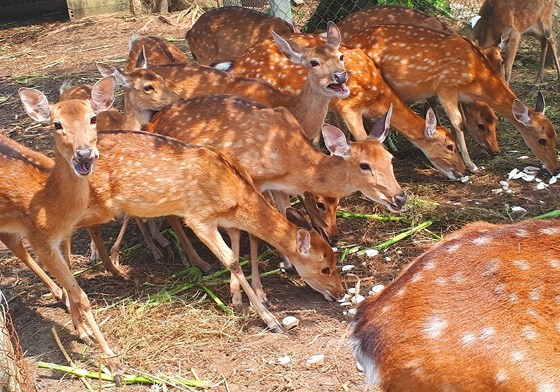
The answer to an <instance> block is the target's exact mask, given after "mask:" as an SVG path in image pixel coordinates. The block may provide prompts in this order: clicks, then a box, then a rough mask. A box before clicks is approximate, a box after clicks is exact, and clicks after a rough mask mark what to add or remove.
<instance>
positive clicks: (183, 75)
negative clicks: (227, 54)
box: [98, 23, 349, 139]
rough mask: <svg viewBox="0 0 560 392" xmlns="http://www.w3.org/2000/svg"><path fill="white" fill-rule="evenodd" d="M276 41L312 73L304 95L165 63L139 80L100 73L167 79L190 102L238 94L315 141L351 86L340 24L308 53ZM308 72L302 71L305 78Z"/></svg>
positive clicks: (139, 71)
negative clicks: (283, 115) (277, 110)
mask: <svg viewBox="0 0 560 392" xmlns="http://www.w3.org/2000/svg"><path fill="white" fill-rule="evenodd" d="M273 37H274V41H275V45H278V47H279V48H280V50H281V51H282V53H284V56H286V57H287V58H288V59H289V60H290V61H291V62H294V63H297V64H302V65H304V66H305V68H307V76H308V77H307V82H306V84H305V87H304V88H303V89H302V91H301V92H300V94H297V95H293V94H287V93H282V92H280V91H278V90H277V89H275V88H273V87H272V86H270V85H269V84H268V83H266V82H263V81H262V80H255V79H249V78H245V77H240V76H236V75H233V74H228V73H226V72H223V71H219V70H217V69H214V68H210V67H203V66H197V65H192V64H185V65H182V64H165V65H160V66H155V67H149V68H148V69H137V70H136V71H135V72H137V74H135V75H132V74H130V75H127V74H126V73H121V72H120V71H119V70H117V69H116V68H115V67H112V66H109V65H106V64H98V68H99V70H100V72H101V74H102V75H104V76H108V75H114V76H116V77H117V80H120V79H121V78H125V79H128V80H129V81H131V82H134V83H138V84H142V83H143V82H144V81H145V80H150V79H155V78H156V77H157V76H160V77H163V78H164V80H165V82H166V84H167V86H168V87H169V88H171V89H172V90H173V91H175V92H176V93H177V94H178V95H179V96H180V97H181V98H185V99H188V98H191V97H194V96H202V95H206V96H207V95H214V94H232V95H237V96H240V97H243V98H247V99H250V100H252V101H255V102H257V103H260V104H262V105H265V106H268V107H279V106H283V107H285V108H287V109H288V110H290V112H291V113H292V114H293V115H294V116H295V117H296V118H297V119H298V121H299V122H300V124H301V126H302V128H303V129H304V131H305V133H306V134H307V135H309V137H310V138H311V139H313V138H317V137H318V136H319V134H320V132H321V126H322V124H323V122H324V120H325V116H326V114H327V110H328V105H329V101H330V100H331V98H346V97H347V96H348V94H349V91H348V89H347V88H346V85H345V83H346V81H347V75H346V71H345V69H344V63H343V61H342V54H341V53H340V51H339V50H338V47H339V46H340V33H339V31H338V28H337V27H336V25H335V24H334V23H329V24H328V30H327V39H326V42H323V43H322V44H321V45H319V46H317V47H313V48H302V47H300V46H299V45H297V44H296V43H293V42H291V41H289V40H285V39H284V38H282V37H280V36H279V35H277V34H273ZM144 65H145V66H146V67H147V66H148V64H144ZM305 73H306V72H305V70H304V69H302V76H301V77H303V74H305ZM125 88H126V86H125ZM143 122H147V121H143V120H142V119H141V120H140V123H143Z"/></svg>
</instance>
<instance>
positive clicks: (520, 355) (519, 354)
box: [511, 351, 525, 362]
mask: <svg viewBox="0 0 560 392" xmlns="http://www.w3.org/2000/svg"><path fill="white" fill-rule="evenodd" d="M524 359H525V353H524V352H523V351H514V352H512V353H511V360H512V361H513V362H521V361H523V360H524Z"/></svg>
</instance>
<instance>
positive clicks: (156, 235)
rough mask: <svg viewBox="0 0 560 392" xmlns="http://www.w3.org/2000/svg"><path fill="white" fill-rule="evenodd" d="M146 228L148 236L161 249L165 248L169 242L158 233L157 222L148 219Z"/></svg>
mask: <svg viewBox="0 0 560 392" xmlns="http://www.w3.org/2000/svg"><path fill="white" fill-rule="evenodd" d="M148 227H149V228H150V235H151V236H152V238H153V239H154V240H156V241H157V243H158V244H159V245H160V246H161V247H162V248H167V247H168V246H169V244H170V242H169V241H168V240H167V238H165V237H164V236H163V235H162V234H161V232H160V231H159V227H158V224H157V221H156V220H155V219H150V220H149V221H148Z"/></svg>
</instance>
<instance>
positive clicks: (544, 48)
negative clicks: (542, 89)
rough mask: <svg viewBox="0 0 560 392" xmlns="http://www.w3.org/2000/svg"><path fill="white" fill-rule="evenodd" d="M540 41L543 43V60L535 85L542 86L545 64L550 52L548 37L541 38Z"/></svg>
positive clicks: (541, 60)
mask: <svg viewBox="0 0 560 392" xmlns="http://www.w3.org/2000/svg"><path fill="white" fill-rule="evenodd" d="M539 41H540V42H541V59H540V62H539V72H538V74H537V78H536V79H535V84H540V83H541V82H542V80H543V76H544V63H545V62H546V54H547V52H548V41H547V39H546V37H544V36H543V37H540V39H539Z"/></svg>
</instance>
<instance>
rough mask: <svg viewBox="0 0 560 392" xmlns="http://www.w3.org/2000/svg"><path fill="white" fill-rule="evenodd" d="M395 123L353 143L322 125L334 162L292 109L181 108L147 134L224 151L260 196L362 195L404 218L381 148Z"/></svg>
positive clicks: (231, 103) (245, 104) (168, 111)
mask: <svg viewBox="0 0 560 392" xmlns="http://www.w3.org/2000/svg"><path fill="white" fill-rule="evenodd" d="M390 116H391V113H390V112H389V113H388V115H387V117H386V118H383V119H382V120H381V121H380V122H379V123H378V124H377V126H376V127H374V128H373V129H372V131H371V133H370V135H369V137H367V138H366V139H364V140H361V141H358V142H355V143H350V144H349V143H347V141H346V137H345V136H344V134H343V133H342V132H341V131H340V130H339V129H338V128H336V127H333V126H331V125H328V124H325V125H324V126H323V130H322V133H323V138H324V141H325V145H326V146H327V148H328V149H329V151H330V153H331V155H325V154H323V153H321V152H320V151H318V150H317V149H316V148H315V147H314V146H313V145H312V144H311V142H310V141H309V140H308V139H307V138H306V136H305V134H304V133H303V131H302V128H301V126H300V125H299V124H298V122H297V120H296V119H295V118H294V116H293V115H291V114H290V112H289V111H288V110H287V109H285V108H282V107H280V108H274V109H270V108H265V107H264V106H262V105H259V104H256V103H254V102H250V101H247V100H245V99H243V98H239V97H232V96H210V97H199V98H193V99H189V100H182V101H179V102H178V103H176V104H173V105H170V106H168V107H167V108H165V109H163V110H162V111H160V112H159V113H157V114H156V115H155V116H154V118H153V120H152V121H151V122H150V123H149V124H147V125H146V126H145V127H144V129H145V130H148V131H151V132H155V133H158V134H163V135H166V136H171V137H173V138H175V139H179V140H182V141H184V142H186V143H189V144H193V145H210V146H212V147H214V148H217V149H219V150H220V151H222V152H224V153H225V154H226V155H228V156H230V157H232V158H234V159H236V161H238V162H239V163H240V164H241V165H242V166H243V167H245V168H246V169H247V171H248V173H249V175H250V176H251V178H252V179H253V182H254V183H255V186H256V188H257V189H258V190H259V191H261V192H264V191H267V190H273V191H281V192H284V193H286V194H294V195H300V194H303V193H304V192H310V193H312V194H317V195H322V196H326V197H331V198H338V197H342V196H345V195H348V194H350V193H353V192H356V191H361V192H362V193H363V194H364V195H365V196H366V197H368V198H369V199H371V200H373V201H376V202H378V203H380V204H382V205H384V206H385V207H386V208H388V209H389V210H390V211H400V210H401V209H402V207H403V206H404V204H405V202H406V194H405V193H404V192H403V190H402V189H401V187H400V186H399V185H398V183H397V181H396V180H395V177H394V175H393V169H392V163H391V158H392V157H391V154H389V152H388V151H387V150H386V149H385V148H384V146H383V145H382V144H381V143H382V142H383V140H384V139H385V137H386V136H387V132H388V130H389V121H390ZM279 208H280V210H281V211H284V209H285V207H283V206H281V205H279Z"/></svg>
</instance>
